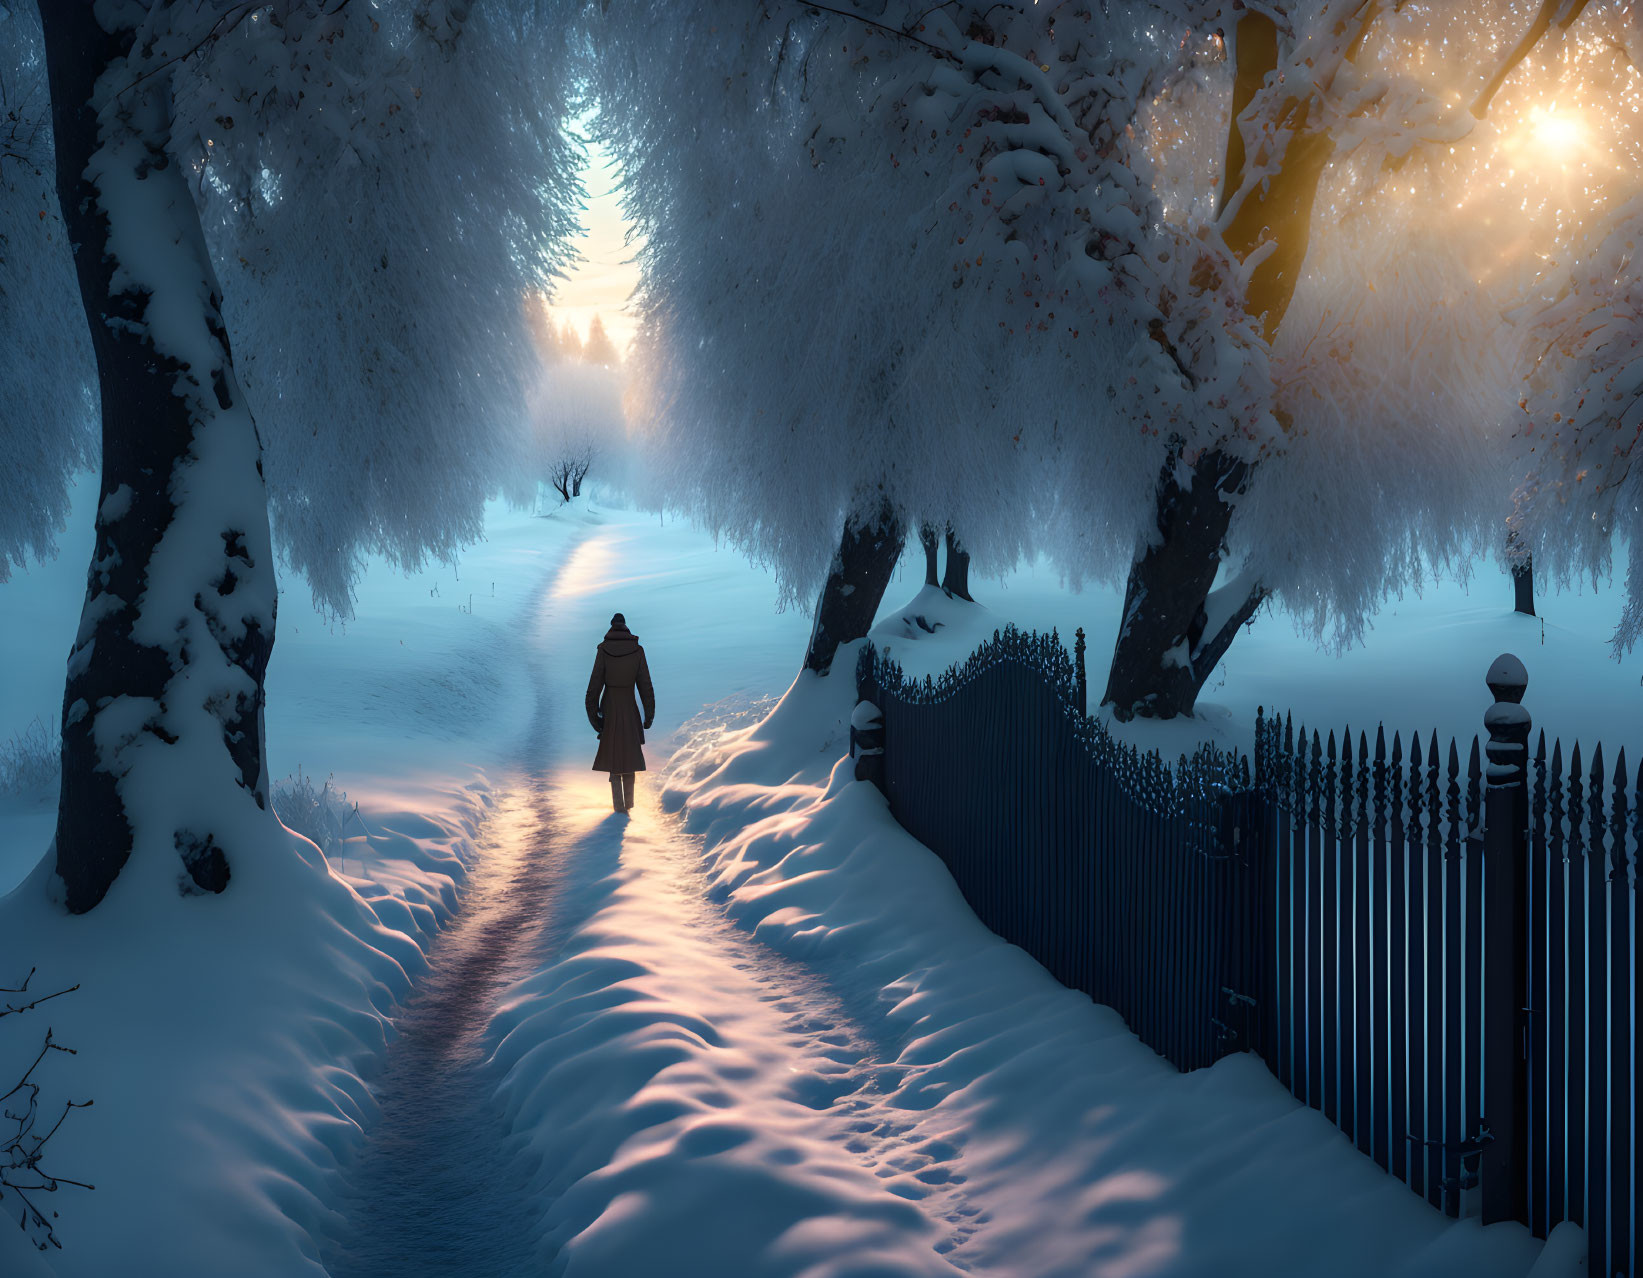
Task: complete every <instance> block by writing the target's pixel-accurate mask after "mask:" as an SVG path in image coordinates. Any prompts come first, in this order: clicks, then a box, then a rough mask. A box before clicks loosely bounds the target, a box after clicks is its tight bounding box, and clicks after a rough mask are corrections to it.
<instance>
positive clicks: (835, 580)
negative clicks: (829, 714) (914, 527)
mask: <svg viewBox="0 0 1643 1278" xmlns="http://www.w3.org/2000/svg"><path fill="white" fill-rule="evenodd" d="M906 536H907V534H906V530H905V529H904V528H903V527H902V526H901V520H900V519H898V518H897V517H896V514H895V511H893V510H892V509H891V508H890V503H889V502H887V501H886V502H881V503H880V505H879V508H878V510H877V511H876V512H875V513H874V514H873V515H872V516H871V517H869V518H868V519H866V520H861V521H857V520H854V519H846V521H845V525H844V535H843V536H842V537H840V538H839V549H838V553H837V554H835V555H834V556H833V567H832V570H831V571H830V572H829V573H828V574H827V582H826V584H825V585H823V586H822V592H821V598H820V599H818V600H817V601H816V623H815V625H814V626H813V627H812V628H811V631H810V646H809V647H808V648H807V649H806V650H805V654H804V668H805V669H806V670H814V671H816V672H817V673H818V674H826V673H827V672H828V670H829V669H831V668H832V665H833V655H834V654H835V653H836V652H838V650H839V645H840V644H841V643H849V642H851V641H852V640H854V639H862V638H865V637H866V635H867V632H868V630H870V629H871V628H872V626H873V617H874V614H876V613H877V612H878V610H879V602H880V600H882V599H883V598H884V590H885V587H886V586H888V585H889V584H890V574H891V573H892V572H894V571H895V568H896V562H897V561H898V560H899V559H900V558H901V548H902V544H903V542H905V541H906Z"/></svg>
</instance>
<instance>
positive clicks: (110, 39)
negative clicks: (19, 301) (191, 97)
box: [40, 2, 275, 913]
mask: <svg viewBox="0 0 1643 1278" xmlns="http://www.w3.org/2000/svg"><path fill="white" fill-rule="evenodd" d="M40 17H41V21H42V24H43V27H44V33H45V51H46V68H47V74H48V77H49V82H50V86H51V102H52V122H53V127H54V129H55V132H56V143H57V193H58V200H59V202H60V203H61V205H62V211H63V220H64V222H65V223H66V224H67V227H68V233H69V239H70V242H71V243H72V245H73V249H74V261H75V267H76V270H77V273H78V276H79V283H80V294H81V299H82V301H83V302H84V305H85V310H86V318H87V322H88V324H89V325H90V329H91V338H92V345H93V347H94V349H95V351H96V356H97V373H98V385H99V389H100V392H101V397H102V426H103V448H102V466H103V473H102V502H101V504H100V505H99V507H98V510H97V523H96V534H97V535H96V549H95V551H94V557H93V559H92V563H91V569H90V572H89V574H88V580H87V587H86V602H85V607H84V610H83V612H82V613H81V619H80V629H79V633H78V635H77V636H76V638H75V642H74V647H73V650H72V652H71V654H70V657H69V662H68V683H67V687H66V689H65V691H64V695H63V747H62V764H63V768H62V788H61V791H60V796H59V801H58V814H57V873H58V875H59V876H60V877H61V878H62V880H63V884H64V888H65V897H66V903H67V905H68V908H69V909H70V910H71V911H73V912H75V913H83V912H84V911H86V910H89V909H91V908H92V907H93V906H94V905H96V904H97V903H98V902H99V901H100V900H102V899H103V896H104V895H105V894H106V893H107V892H108V890H109V888H110V887H111V886H112V885H113V883H114V881H115V878H116V876H117V875H118V874H119V873H120V872H121V869H122V867H123V866H125V865H126V864H127V862H128V860H131V859H132V858H133V857H135V858H136V861H135V862H133V864H140V865H142V866H143V867H144V869H143V871H142V876H143V877H144V878H145V879H149V880H152V879H153V877H154V875H155V874H156V873H157V874H158V875H159V877H160V878H161V880H162V881H165V882H167V883H173V884H175V886H176V888H177V889H178V890H181V891H184V892H196V891H214V892H220V891H222V890H223V888H224V887H226V886H227V883H228V880H229V869H230V864H231V860H232V857H233V855H234V852H235V849H236V845H237V843H238V842H240V838H239V836H240V834H241V832H242V831H244V830H246V829H247V828H249V827H248V825H247V823H248V822H252V821H257V820H267V819H268V818H267V817H260V816H259V815H258V811H259V810H261V809H266V806H267V768H266V764H265V761H264V753H263V727H262V710H263V675H264V672H265V671H266V669H267V666H268V657H269V653H270V652H271V651H272V648H273V643H274V608H275V584H274V570H273V559H272V554H271V550H270V544H269V533H268V509H267V498H266V494H265V491H264V488H263V479H262V461H261V445H260V442H259V440H258V438H257V433H256V427H255V425H254V424H253V422H252V419H251V414H250V411H249V409H248V408H247V407H246V405H245V402H244V400H243V398H242V397H241V394H240V389H239V385H238V383H237V382H236V380H235V376H234V367H233V359H232V355H231V354H230V351H229V344H228V335H227V332H226V331H225V329H224V326H223V319H222V299H221V293H220V290H219V289H218V287H217V282H216V276H215V272H214V271H213V269H212V266H211V261H210V257H209V255H208V253H207V251H206V246H205V238H204V235H203V234H202V232H201V229H200V222H199V216H198V214H197V212H196V211H195V207H194V202H193V197H192V195H191V194H190V190H189V185H188V181H187V177H186V175H185V173H184V172H183V171H182V168H181V166H179V165H178V164H177V163H176V162H175V161H174V160H172V159H171V158H170V156H169V155H168V153H167V146H168V144H169V142H170V88H169V79H168V77H167V76H166V75H165V74H164V73H163V72H162V73H161V74H159V75H155V76H152V77H150V78H149V79H147V80H145V81H142V82H141V83H134V82H136V81H137V77H138V74H139V72H137V71H134V70H133V69H132V67H131V66H130V65H129V64H128V62H127V60H126V55H127V53H128V52H129V51H130V49H131V45H132V33H131V32H130V31H117V32H113V33H108V32H104V31H102V30H100V29H99V27H98V24H97V22H96V20H95V19H94V18H93V17H92V10H91V6H90V5H89V4H87V5H70V4H58V3H44V2H42V3H41V5H40ZM171 858H176V859H175V860H173V859H171Z"/></svg>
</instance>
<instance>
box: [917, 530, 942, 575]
mask: <svg viewBox="0 0 1643 1278" xmlns="http://www.w3.org/2000/svg"><path fill="white" fill-rule="evenodd" d="M918 541H919V545H921V546H923V547H924V584H925V585H926V586H939V585H940V584H941V577H940V575H939V574H938V573H937V572H936V555H937V553H938V552H939V551H940V549H941V534H940V533H938V532H937V531H936V526H935V525H934V524H920V525H919V530H918Z"/></svg>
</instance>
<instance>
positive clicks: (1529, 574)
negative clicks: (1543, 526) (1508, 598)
mask: <svg viewBox="0 0 1643 1278" xmlns="http://www.w3.org/2000/svg"><path fill="white" fill-rule="evenodd" d="M1522 544H1523V543H1522V542H1521V541H1519V540H1518V535H1517V532H1516V531H1515V530H1514V531H1512V532H1508V533H1507V534H1506V562H1507V563H1508V564H1510V565H1511V567H1512V610H1513V611H1514V612H1521V613H1523V614H1524V615H1525V616H1527V617H1533V616H1534V615H1535V560H1534V556H1533V555H1530V554H1529V553H1528V552H1527V551H1525V550H1523V549H1522Z"/></svg>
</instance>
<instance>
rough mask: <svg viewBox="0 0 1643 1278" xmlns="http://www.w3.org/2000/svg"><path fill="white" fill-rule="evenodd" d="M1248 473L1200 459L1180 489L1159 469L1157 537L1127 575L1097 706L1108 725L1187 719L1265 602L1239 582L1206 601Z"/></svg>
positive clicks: (1212, 458)
mask: <svg viewBox="0 0 1643 1278" xmlns="http://www.w3.org/2000/svg"><path fill="white" fill-rule="evenodd" d="M1248 472H1249V467H1248V465H1247V464H1246V463H1244V462H1240V461H1236V460H1234V459H1232V458H1229V457H1227V456H1226V455H1225V454H1223V453H1217V452H1211V453H1206V454H1204V456H1203V457H1201V458H1200V459H1199V460H1198V462H1197V464H1196V465H1195V466H1193V467H1192V469H1191V471H1190V483H1189V485H1188V486H1187V487H1185V488H1183V487H1182V486H1181V484H1180V483H1179V482H1178V481H1177V478H1176V468H1175V466H1174V465H1173V464H1166V465H1165V467H1164V469H1163V473H1162V474H1161V475H1160V477H1159V486H1158V512H1157V520H1158V537H1157V540H1155V541H1154V542H1153V543H1152V544H1150V545H1149V546H1148V547H1147V549H1146V550H1145V551H1144V552H1143V554H1142V555H1141V557H1140V559H1138V560H1137V561H1136V563H1135V565H1134V566H1133V567H1132V568H1131V569H1130V576H1129V583H1128V586H1127V588H1126V590H1125V592H1124V614H1123V620H1122V622H1121V624H1120V626H1119V631H1118V643H1117V645H1116V647H1115V648H1114V651H1113V658H1112V667H1111V670H1110V671H1109V673H1108V676H1107V691H1106V693H1105V694H1104V695H1103V696H1102V698H1101V704H1102V705H1110V706H1111V707H1112V708H1113V711H1112V712H1113V716H1114V717H1115V718H1117V719H1120V720H1129V719H1132V718H1135V717H1136V716H1137V715H1139V716H1141V717H1142V718H1149V719H1173V718H1175V717H1176V716H1177V715H1190V714H1191V713H1192V710H1193V706H1194V705H1195V704H1196V703H1197V700H1198V693H1199V691H1200V690H1201V689H1202V688H1203V686H1204V681H1205V680H1206V679H1207V678H1208V677H1209V674H1210V672H1211V671H1212V670H1213V669H1214V668H1215V666H1216V664H1217V663H1218V662H1219V661H1220V660H1221V657H1222V656H1223V655H1224V654H1225V653H1226V650H1227V648H1228V646H1229V645H1230V644H1231V643H1232V640H1233V637H1234V636H1235V635H1236V634H1237V633H1238V627H1239V626H1241V625H1243V624H1244V623H1245V622H1246V621H1248V620H1249V619H1250V617H1252V616H1254V614H1255V610H1256V609H1257V608H1259V607H1260V605H1261V602H1262V601H1263V600H1264V599H1265V598H1266V591H1265V590H1264V589H1262V588H1261V586H1260V585H1259V584H1257V583H1249V582H1237V581H1235V582H1233V583H1231V584H1229V585H1228V586H1224V587H1222V589H1221V590H1218V591H1216V592H1215V593H1214V595H1213V596H1212V594H1211V587H1212V586H1213V585H1214V582H1215V574H1216V572H1217V570H1218V569H1219V568H1220V566H1221V560H1222V557H1223V556H1224V554H1225V551H1226V535H1227V526H1228V525H1229V524H1230V523H1231V520H1232V507H1231V505H1229V504H1228V500H1227V499H1228V497H1230V496H1235V495H1236V494H1237V493H1238V492H1239V491H1241V489H1242V487H1243V485H1244V483H1245V482H1246V481H1247V478H1248ZM1222 591H1231V592H1233V594H1232V595H1231V596H1223V595H1222Z"/></svg>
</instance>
